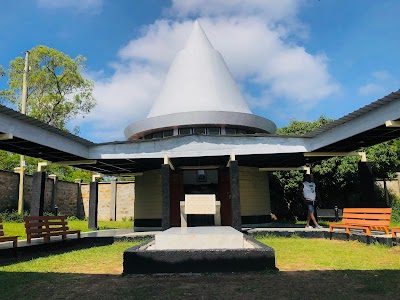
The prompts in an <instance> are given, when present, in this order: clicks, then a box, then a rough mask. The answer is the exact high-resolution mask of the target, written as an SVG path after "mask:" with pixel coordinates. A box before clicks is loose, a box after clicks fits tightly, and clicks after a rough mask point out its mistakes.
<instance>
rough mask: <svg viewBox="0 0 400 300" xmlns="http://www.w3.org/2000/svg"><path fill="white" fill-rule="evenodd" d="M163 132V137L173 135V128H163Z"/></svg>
mask: <svg viewBox="0 0 400 300" xmlns="http://www.w3.org/2000/svg"><path fill="white" fill-rule="evenodd" d="M163 134H164V137H168V136H173V135H174V130H173V129H171V130H165V131H164V132H163Z"/></svg>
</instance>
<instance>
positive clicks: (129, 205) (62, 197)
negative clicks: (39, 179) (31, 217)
mask: <svg viewBox="0 0 400 300" xmlns="http://www.w3.org/2000/svg"><path fill="white" fill-rule="evenodd" d="M32 179H33V178H32V176H30V175H25V179H24V203H25V204H24V205H25V208H26V209H28V208H29V207H30V203H31V197H32V196H31V190H32ZM79 186H80V187H81V193H79ZM110 186H111V184H110V183H109V182H100V183H99V206H98V211H99V214H98V219H99V220H110V218H111V214H110V213H111V212H110V203H111V188H110ZM18 189H19V174H17V173H13V172H5V171H0V211H3V210H5V209H14V210H16V209H17V208H18ZM53 189H54V180H53V179H51V178H46V184H45V197H44V210H45V211H51V203H52V198H53ZM116 190H117V199H116V219H117V220H122V219H123V218H126V219H129V218H131V217H133V211H134V202H135V183H133V182H117V189H116ZM54 204H56V205H57V206H58V212H59V214H63V215H68V216H77V217H81V218H84V217H86V216H88V215H89V184H81V185H79V184H78V183H72V182H65V181H57V188H56V189H55V199H54Z"/></svg>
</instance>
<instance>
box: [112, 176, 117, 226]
mask: <svg viewBox="0 0 400 300" xmlns="http://www.w3.org/2000/svg"><path fill="white" fill-rule="evenodd" d="M116 220H117V178H111V181H110V221H116Z"/></svg>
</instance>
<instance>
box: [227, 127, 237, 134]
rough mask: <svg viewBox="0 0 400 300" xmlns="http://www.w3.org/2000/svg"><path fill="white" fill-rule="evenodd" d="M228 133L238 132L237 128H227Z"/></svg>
mask: <svg viewBox="0 0 400 300" xmlns="http://www.w3.org/2000/svg"><path fill="white" fill-rule="evenodd" d="M225 132H226V134H236V129H235V128H225Z"/></svg>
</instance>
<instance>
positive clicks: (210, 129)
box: [207, 127, 220, 135]
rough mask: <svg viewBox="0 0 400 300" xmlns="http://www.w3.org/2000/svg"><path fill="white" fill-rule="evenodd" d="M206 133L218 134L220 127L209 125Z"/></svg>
mask: <svg viewBox="0 0 400 300" xmlns="http://www.w3.org/2000/svg"><path fill="white" fill-rule="evenodd" d="M207 131H208V134H209V135H218V134H220V128H219V127H209V128H207Z"/></svg>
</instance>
